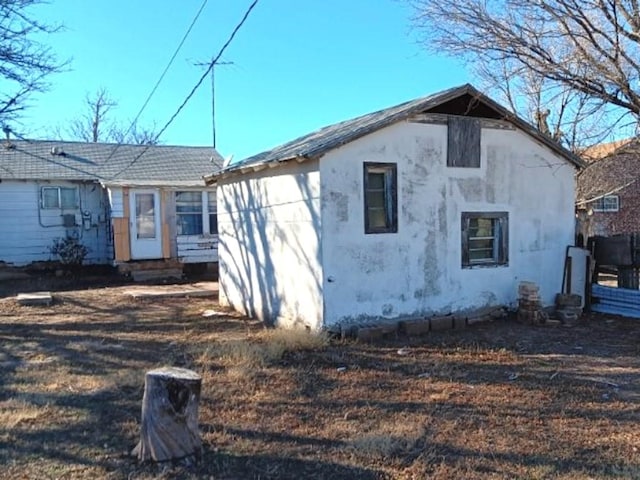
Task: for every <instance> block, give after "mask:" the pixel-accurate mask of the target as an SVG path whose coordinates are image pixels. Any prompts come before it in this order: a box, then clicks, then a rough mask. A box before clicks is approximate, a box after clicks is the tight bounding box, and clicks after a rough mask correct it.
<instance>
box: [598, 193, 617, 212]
mask: <svg viewBox="0 0 640 480" xmlns="http://www.w3.org/2000/svg"><path fill="white" fill-rule="evenodd" d="M591 208H592V209H593V211H594V212H617V211H618V210H619V209H620V197H618V195H605V196H604V197H600V198H598V199H597V200H594V201H593V203H592V204H591Z"/></svg>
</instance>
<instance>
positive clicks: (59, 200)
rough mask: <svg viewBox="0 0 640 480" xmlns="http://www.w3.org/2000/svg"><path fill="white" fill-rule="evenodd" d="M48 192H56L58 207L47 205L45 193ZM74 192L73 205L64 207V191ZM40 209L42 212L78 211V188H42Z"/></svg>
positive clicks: (50, 186)
mask: <svg viewBox="0 0 640 480" xmlns="http://www.w3.org/2000/svg"><path fill="white" fill-rule="evenodd" d="M47 190H55V191H56V200H57V202H56V205H46V204H45V191H47ZM63 190H67V191H73V205H72V206H69V205H63V204H62V203H63V202H62V199H63V196H62V191H63ZM40 208H41V209H42V210H77V209H78V188H77V187H62V186H57V185H56V186H52V185H47V186H43V187H40Z"/></svg>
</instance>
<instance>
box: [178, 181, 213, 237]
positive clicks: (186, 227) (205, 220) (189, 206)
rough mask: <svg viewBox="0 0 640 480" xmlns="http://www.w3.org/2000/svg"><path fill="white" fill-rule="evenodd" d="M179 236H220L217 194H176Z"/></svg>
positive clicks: (196, 192)
mask: <svg viewBox="0 0 640 480" xmlns="http://www.w3.org/2000/svg"><path fill="white" fill-rule="evenodd" d="M176 217H177V224H178V235H202V234H211V235H217V234H218V215H217V210H216V192H202V191H185V192H176Z"/></svg>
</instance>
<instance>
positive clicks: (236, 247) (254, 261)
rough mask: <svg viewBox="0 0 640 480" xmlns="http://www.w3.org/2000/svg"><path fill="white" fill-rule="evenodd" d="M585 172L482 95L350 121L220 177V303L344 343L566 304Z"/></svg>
mask: <svg viewBox="0 0 640 480" xmlns="http://www.w3.org/2000/svg"><path fill="white" fill-rule="evenodd" d="M582 165H583V163H582V161H581V160H580V159H579V158H578V157H576V156H574V155H573V154H572V153H570V152H569V151H567V150H565V149H563V148H562V147H561V146H560V145H558V144H557V143H555V142H553V141H552V140H550V139H549V138H548V137H546V136H544V135H542V134H541V133H540V132H539V131H537V130H535V129H534V128H533V127H532V126H530V125H529V124H527V123H526V122H524V121H523V120H521V119H519V118H517V117H515V116H514V115H513V114H511V113H510V112H508V111H507V110H506V109H505V108H503V107H501V106H500V105H498V104H497V103H495V102H494V101H493V100H491V99H489V98H488V97H486V96H485V95H483V94H481V93H480V92H479V91H478V90H476V89H475V88H473V87H472V86H471V85H464V86H461V87H457V88H452V89H450V90H446V91H443V92H440V93H437V94H434V95H431V96H428V97H425V98H420V99H417V100H413V101H410V102H407V103H403V104H401V105H397V106H395V107H391V108H387V109H384V110H381V111H378V112H374V113H371V114H368V115H364V116H361V117H358V118H355V119H353V120H347V121H345V122H341V123H337V124H335V125H331V126H328V127H325V128H322V129H320V130H318V131H316V132H313V133H310V134H308V135H305V136H303V137H300V138H298V139H295V140H293V141H291V142H289V143H286V144H284V145H281V146H279V147H276V148H274V149H273V150H269V151H266V152H263V153H260V154H258V155H255V156H252V157H250V158H247V159H244V160H242V161H240V162H237V163H234V164H231V165H229V166H227V167H226V168H224V169H223V170H222V171H221V172H219V174H217V175H212V176H210V177H208V178H207V182H209V183H213V182H216V183H217V187H218V228H219V242H220V243H219V269H220V302H221V304H223V305H230V306H232V307H234V308H235V309H237V310H240V311H242V312H245V313H247V314H249V315H253V316H255V317H258V318H260V319H262V320H263V321H265V322H267V323H272V324H278V325H303V326H305V327H307V328H310V329H321V328H327V329H334V328H337V327H341V326H345V325H349V324H355V323H362V322H384V321H391V320H394V319H401V318H406V317H422V316H428V315H432V314H447V313H449V312H454V311H459V310H466V309H472V308H478V307H483V306H489V305H505V304H510V305H513V304H514V303H515V302H516V297H517V290H518V288H517V287H518V284H519V282H520V281H523V280H529V281H534V282H536V283H538V284H539V286H540V292H541V296H542V300H543V301H544V303H545V304H551V303H552V302H553V300H554V295H555V294H556V293H557V292H559V291H560V288H561V283H562V272H563V265H564V257H565V249H566V247H567V245H570V244H572V243H573V239H574V192H575V188H574V175H575V173H576V170H577V169H578V168H580V167H581V166H582Z"/></svg>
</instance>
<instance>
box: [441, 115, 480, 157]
mask: <svg viewBox="0 0 640 480" xmlns="http://www.w3.org/2000/svg"><path fill="white" fill-rule="evenodd" d="M481 132H482V129H481V125H480V120H478V119H477V118H471V117H459V116H452V117H449V120H448V122H447V137H448V140H447V167H462V168H480V137H481Z"/></svg>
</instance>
